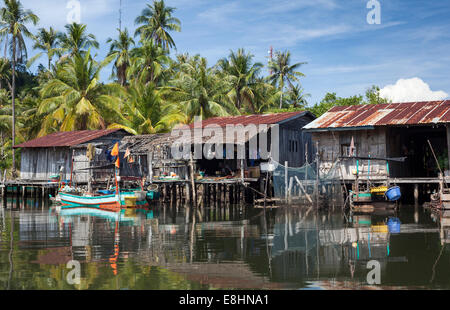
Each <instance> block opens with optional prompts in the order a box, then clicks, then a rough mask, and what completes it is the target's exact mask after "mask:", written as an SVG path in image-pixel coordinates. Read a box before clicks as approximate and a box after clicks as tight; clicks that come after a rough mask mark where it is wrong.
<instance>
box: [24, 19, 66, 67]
mask: <svg viewBox="0 0 450 310" xmlns="http://www.w3.org/2000/svg"><path fill="white" fill-rule="evenodd" d="M60 36H61V35H60V33H59V32H57V31H56V30H55V29H53V28H52V27H50V28H49V29H48V30H47V29H45V28H40V29H39V30H38V33H37V35H36V36H35V38H34V41H35V42H34V45H33V49H35V50H41V51H42V52H40V53H37V54H36V55H35V56H34V57H32V58H31V59H30V60H29V61H28V64H27V66H28V67H30V66H31V64H33V63H34V62H35V61H36V59H38V58H40V57H41V56H42V54H43V53H46V54H47V60H48V66H47V69H48V71H50V70H51V66H52V60H53V57H54V56H55V55H60V54H61V48H59V37H60Z"/></svg>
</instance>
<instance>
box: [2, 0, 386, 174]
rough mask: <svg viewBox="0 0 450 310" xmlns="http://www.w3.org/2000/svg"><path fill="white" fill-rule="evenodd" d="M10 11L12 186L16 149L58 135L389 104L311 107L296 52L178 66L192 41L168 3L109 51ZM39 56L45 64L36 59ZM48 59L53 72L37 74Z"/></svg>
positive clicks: (7, 75)
mask: <svg viewBox="0 0 450 310" xmlns="http://www.w3.org/2000/svg"><path fill="white" fill-rule="evenodd" d="M0 6H1V7H0V40H1V41H0V43H1V44H0V47H1V48H0V55H2V56H0V144H1V148H0V170H1V171H4V170H5V169H6V170H8V176H9V177H11V176H12V177H14V176H16V170H17V169H19V166H18V165H19V162H20V161H19V160H18V159H19V156H20V154H19V153H20V150H18V151H15V150H14V149H13V148H12V147H13V145H15V144H19V143H21V142H24V141H27V140H30V139H33V138H36V137H40V136H45V135H47V134H49V133H52V132H56V131H71V130H85V129H90V130H93V129H106V128H123V129H125V130H127V131H128V132H130V133H133V134H152V133H160V132H168V131H170V130H171V129H172V128H173V127H174V126H175V125H177V124H180V123H181V124H189V123H191V122H193V120H194V116H201V117H202V119H207V118H209V117H214V116H231V115H245V114H263V113H276V112H286V111H296V110H308V111H310V112H312V113H313V114H314V115H316V116H317V117H318V116H320V115H321V114H323V113H325V112H326V111H327V110H329V109H330V108H331V107H333V106H335V105H355V104H374V103H384V102H386V100H385V99H382V98H380V96H379V88H378V87H376V86H372V87H371V88H369V89H368V90H367V92H366V94H365V96H362V95H357V96H352V97H349V98H341V97H338V96H337V95H336V93H333V92H330V93H327V94H326V95H325V97H324V99H323V100H322V101H321V102H319V103H316V104H314V105H310V104H309V103H308V97H309V94H308V93H307V92H306V91H305V89H303V87H302V85H301V82H300V79H301V78H306V77H305V75H304V74H303V73H302V72H301V71H300V70H301V68H302V66H304V65H307V63H306V62H300V63H293V61H292V58H293V57H292V55H291V53H290V52H289V51H287V50H286V51H275V52H274V54H273V57H272V58H271V59H269V60H268V63H267V65H264V64H262V63H260V62H256V61H255V59H254V56H253V55H252V54H251V53H249V52H248V51H246V50H245V48H239V49H237V50H234V51H233V50H230V51H228V55H226V51H224V52H225V55H224V57H223V58H222V59H220V60H219V61H218V62H217V63H215V64H210V63H208V60H207V59H206V58H204V57H202V56H201V55H190V54H188V53H185V54H177V55H175V56H171V55H170V51H171V50H172V49H173V48H175V47H176V42H174V40H173V38H172V36H171V34H173V32H180V31H182V22H181V21H180V20H179V19H177V18H176V17H175V15H176V8H174V7H169V6H167V5H166V4H165V3H164V1H163V0H161V1H153V2H151V1H150V2H149V3H148V4H147V5H146V6H145V7H143V10H142V12H141V15H139V16H137V17H136V19H135V27H136V29H133V30H131V29H126V28H124V29H117V32H116V36H115V37H113V38H109V39H108V40H107V41H106V42H99V41H97V39H96V36H95V34H94V33H91V31H92V29H89V26H88V25H85V24H77V23H73V24H68V25H66V26H65V28H64V29H53V28H52V27H50V28H48V29H45V28H39V29H38V31H37V33H31V32H30V31H29V29H28V28H29V27H30V26H32V25H35V26H36V25H37V26H38V25H39V17H38V16H37V15H35V14H34V13H33V12H32V11H31V10H29V9H28V8H25V7H23V6H22V4H21V2H20V1H19V0H3V3H1V4H0ZM26 38H28V39H31V40H32V42H33V45H32V46H27V45H26V42H25V39H26ZM101 44H102V45H104V44H106V45H107V46H108V48H109V53H108V55H107V56H106V58H104V59H99V57H98V56H96V55H95V54H96V52H95V51H96V50H98V49H99V47H100V45H101ZM30 51H33V53H35V55H34V56H32V57H28V54H29V52H30ZM38 59H44V60H46V61H45V64H39V65H38V67H37V70H36V71H35V72H32V71H31V70H30V68H31V66H32V65H33V64H36V62H37V60H38ZM109 64H113V70H112V72H111V76H110V80H109V81H108V82H102V81H101V80H100V72H102V71H103V70H106V69H105V68H106V67H107V66H108V65H109ZM264 69H265V70H266V71H267V72H270V73H269V74H268V75H264V72H263V70H264ZM13 141H14V143H13Z"/></svg>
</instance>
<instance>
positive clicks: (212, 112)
mask: <svg viewBox="0 0 450 310" xmlns="http://www.w3.org/2000/svg"><path fill="white" fill-rule="evenodd" d="M230 87H231V83H230V82H229V81H227V80H226V79H223V78H222V77H220V76H219V75H218V74H217V72H216V70H215V69H214V68H208V66H207V61H206V59H205V58H203V57H200V56H199V55H196V56H194V57H191V58H190V60H189V62H187V63H185V64H183V65H182V66H181V71H180V72H179V73H178V74H177V76H176V77H175V78H174V79H173V80H171V81H170V82H169V85H168V86H165V87H162V88H161V89H162V96H163V99H166V100H168V101H169V103H172V110H177V111H178V115H180V114H184V115H185V116H186V118H185V120H186V122H187V123H190V122H192V121H193V119H194V117H195V116H200V117H201V118H202V119H206V118H209V117H213V116H226V115H229V114H230V111H232V110H233V108H234V107H232V106H230V105H228V104H227V102H228V101H227V100H226V92H227V90H228V89H230ZM173 105H175V106H176V107H174V106H173Z"/></svg>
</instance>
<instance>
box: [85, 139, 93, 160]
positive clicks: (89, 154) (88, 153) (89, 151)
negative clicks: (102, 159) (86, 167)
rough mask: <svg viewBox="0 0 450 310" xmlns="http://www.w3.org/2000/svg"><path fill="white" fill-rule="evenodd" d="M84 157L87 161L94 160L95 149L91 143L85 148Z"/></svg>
mask: <svg viewBox="0 0 450 310" xmlns="http://www.w3.org/2000/svg"><path fill="white" fill-rule="evenodd" d="M86 157H87V158H88V159H89V161H92V160H93V159H94V158H95V147H94V146H93V145H92V144H91V143H89V144H88V146H87V150H86Z"/></svg>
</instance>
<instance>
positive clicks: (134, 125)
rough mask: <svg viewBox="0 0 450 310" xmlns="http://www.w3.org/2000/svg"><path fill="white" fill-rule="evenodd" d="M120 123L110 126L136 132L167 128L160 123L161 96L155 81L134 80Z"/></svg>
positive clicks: (148, 132) (149, 132)
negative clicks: (141, 81)
mask: <svg viewBox="0 0 450 310" xmlns="http://www.w3.org/2000/svg"><path fill="white" fill-rule="evenodd" d="M127 94H128V96H127V98H126V100H124V105H123V107H122V115H123V116H124V119H122V121H121V122H120V123H114V124H111V125H110V126H109V128H122V129H125V130H127V131H128V132H132V133H134V134H139V135H143V134H151V133H155V132H158V131H161V130H163V129H165V127H164V126H161V124H159V121H160V119H161V102H162V100H161V96H160V92H159V91H158V90H157V89H156V87H155V85H154V84H153V83H148V84H143V83H140V82H139V81H138V80H132V81H131V82H130V85H129V87H128V89H127Z"/></svg>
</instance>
